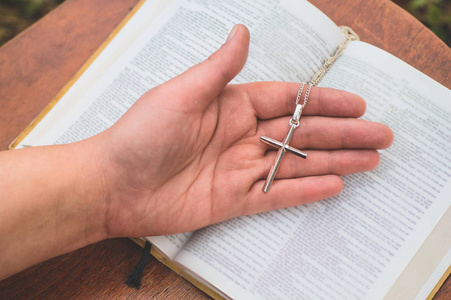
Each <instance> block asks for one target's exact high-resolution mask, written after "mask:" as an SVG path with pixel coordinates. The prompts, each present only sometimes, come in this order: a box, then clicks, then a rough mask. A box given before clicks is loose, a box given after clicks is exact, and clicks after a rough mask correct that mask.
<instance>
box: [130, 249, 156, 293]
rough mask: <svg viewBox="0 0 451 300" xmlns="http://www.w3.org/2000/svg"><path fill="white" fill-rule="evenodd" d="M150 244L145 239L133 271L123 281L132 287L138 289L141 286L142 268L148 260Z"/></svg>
mask: <svg viewBox="0 0 451 300" xmlns="http://www.w3.org/2000/svg"><path fill="white" fill-rule="evenodd" d="M150 248H151V244H150V243H149V242H147V241H146V245H145V246H144V250H143V254H142V255H141V257H140V259H139V261H138V263H137V264H136V266H135V268H134V269H133V271H132V272H131V273H130V275H128V278H127V280H126V281H125V283H126V284H127V285H128V286H129V287H132V288H135V289H139V287H140V286H141V278H142V276H143V272H144V268H145V267H146V265H147V263H148V262H149V257H150Z"/></svg>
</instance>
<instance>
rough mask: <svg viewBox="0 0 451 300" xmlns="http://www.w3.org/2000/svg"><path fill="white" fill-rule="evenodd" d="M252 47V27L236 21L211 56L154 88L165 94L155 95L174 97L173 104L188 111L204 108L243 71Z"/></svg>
mask: <svg viewBox="0 0 451 300" xmlns="http://www.w3.org/2000/svg"><path fill="white" fill-rule="evenodd" d="M248 50H249V31H248V30H247V28H246V27H245V26H244V25H236V26H235V27H234V28H233V29H232V31H231V33H230V35H229V38H228V40H227V42H226V43H225V44H224V45H222V47H221V48H219V49H218V50H217V51H216V52H215V53H213V54H212V55H211V56H210V57H209V58H208V59H207V60H205V61H203V62H201V63H200V64H198V65H196V66H194V67H192V68H190V69H188V70H187V71H186V72H184V73H182V74H181V75H179V76H177V77H175V78H173V79H172V80H170V81H168V82H166V83H165V84H163V85H161V86H159V87H158V88H156V89H154V91H153V92H158V93H162V94H163V95H159V96H161V97H162V98H159V97H153V98H155V99H166V100H167V99H171V102H172V103H171V104H172V105H174V104H176V105H177V104H178V107H179V108H180V109H182V110H186V112H191V111H195V112H199V111H200V112H202V111H204V110H205V109H206V108H207V107H208V105H209V104H210V103H211V101H213V100H214V99H215V98H216V97H217V96H218V95H219V94H220V93H221V92H222V90H223V89H224V87H225V86H226V85H227V83H229V81H230V80H232V79H233V78H234V77H235V76H236V75H237V74H238V73H239V72H240V71H241V69H242V68H243V66H244V64H245V62H246V59H247V55H248ZM165 94H167V95H165ZM166 100H165V101H166ZM177 102H180V103H177Z"/></svg>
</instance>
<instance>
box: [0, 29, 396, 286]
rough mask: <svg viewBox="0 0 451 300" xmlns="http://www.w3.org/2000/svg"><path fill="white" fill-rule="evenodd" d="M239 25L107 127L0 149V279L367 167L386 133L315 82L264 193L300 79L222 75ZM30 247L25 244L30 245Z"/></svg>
mask: <svg viewBox="0 0 451 300" xmlns="http://www.w3.org/2000/svg"><path fill="white" fill-rule="evenodd" d="M248 47H249V32H248V30H247V28H246V27H244V26H242V25H237V26H235V27H234V29H233V30H232V32H231V34H230V35H229V38H228V40H227V42H226V43H225V44H224V45H223V46H222V47H221V48H220V49H219V50H218V51H217V52H215V53H214V54H213V55H211V56H210V57H209V58H208V59H207V60H206V61H204V62H202V63H200V64H199V65H196V66H194V67H192V68H191V69H189V70H188V71H186V72H185V73H183V74H181V75H179V76H177V77H175V78H174V79H172V80H170V81H168V82H166V83H164V84H162V85H161V86H158V87H156V88H154V89H152V90H150V91H148V92H147V93H146V94H144V95H143V96H142V97H141V98H140V99H139V100H138V101H137V102H136V103H135V104H134V105H133V106H132V107H131V109H130V110H129V111H128V112H127V113H126V114H125V115H124V116H123V117H122V118H121V119H120V120H119V121H118V122H117V123H116V124H115V125H114V126H112V127H111V128H110V129H108V130H106V131H105V132H103V133H101V134H99V135H97V136H94V137H92V138H89V139H87V140H83V141H80V142H76V143H72V144H67V145H59V146H45V147H33V148H26V149H20V150H12V151H4V152H1V153H0V201H1V202H2V203H1V205H0V220H2V222H0V279H2V278H6V277H8V276H10V275H12V274H14V273H16V272H19V271H21V270H23V269H25V268H27V267H29V266H32V265H34V264H36V263H39V262H41V261H44V260H46V259H49V258H51V257H54V256H57V255H60V254H63V253H67V252H69V251H72V250H75V249H78V248H80V247H83V246H86V245H89V244H92V243H95V242H98V241H101V240H103V239H107V238H113V237H124V236H148V235H162V234H172V233H178V232H185V231H190V230H195V229H198V228H200V227H203V226H207V225H209V224H213V223H217V222H220V221H223V220H226V219H229V218H233V217H236V216H239V215H245V214H254V213H258V212H263V211H267V210H272V209H277V208H282V207H288V206H293V205H299V204H303V203H308V202H312V201H318V200H321V199H325V198H329V197H332V196H334V195H336V194H338V193H340V191H341V190H342V188H343V181H342V179H341V178H340V176H342V175H346V174H351V173H356V172H364V171H369V170H372V169H374V168H375V167H376V166H377V164H378V163H379V154H378V151H377V149H383V148H386V147H388V146H390V144H391V143H392V140H393V133H392V131H391V130H390V129H389V128H388V127H387V126H385V125H383V124H379V123H373V122H368V121H364V120H360V119H358V118H359V117H360V116H362V115H363V114H364V112H365V107H366V105H365V102H364V100H363V99H362V98H361V97H359V96H356V95H353V94H350V93H346V92H342V91H337V90H332V89H325V88H315V87H314V88H313V89H312V91H311V94H310V98H309V102H308V105H307V107H306V108H305V110H304V112H303V116H302V118H301V125H300V127H299V128H298V129H297V130H296V131H295V134H294V137H293V139H292V141H291V143H290V145H292V146H293V147H296V148H298V149H302V150H303V151H305V152H307V153H308V158H307V159H306V160H303V159H299V158H298V157H295V156H294V155H291V154H287V155H285V157H284V159H283V161H282V165H281V167H280V169H279V171H278V173H277V176H276V180H275V181H274V183H273V185H272V187H271V189H270V191H269V192H268V193H263V192H262V187H263V184H264V181H265V178H266V176H267V173H268V172H269V170H270V168H271V166H272V164H273V162H274V159H275V155H276V151H275V149H273V148H271V147H270V146H268V145H266V144H264V143H262V142H260V136H262V135H265V136H269V137H272V138H274V139H277V140H279V141H280V140H283V138H284V137H285V135H286V133H287V131H288V128H289V126H288V120H289V119H290V117H291V115H292V113H293V110H294V106H295V103H294V100H295V99H296V94H297V91H298V88H299V83H284V82H258V83H250V84H244V85H228V82H229V81H230V80H232V79H233V78H234V77H235V76H236V74H238V73H239V71H240V70H241V69H242V67H243V66H244V63H245V61H246V58H247V53H248ZM31 253H32V255H31Z"/></svg>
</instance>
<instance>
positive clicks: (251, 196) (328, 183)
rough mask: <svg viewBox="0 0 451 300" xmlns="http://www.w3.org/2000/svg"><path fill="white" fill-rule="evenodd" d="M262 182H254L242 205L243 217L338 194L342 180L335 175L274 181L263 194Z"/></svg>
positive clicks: (341, 186)
mask: <svg viewBox="0 0 451 300" xmlns="http://www.w3.org/2000/svg"><path fill="white" fill-rule="evenodd" d="M263 185H264V181H263V180H260V181H258V182H256V183H255V184H254V185H253V186H252V187H251V189H250V191H249V193H248V197H247V198H246V202H245V203H244V207H243V211H242V214H243V215H247V214H255V213H260V212H263V211H269V210H274V209H279V208H284V207H291V206H296V205H300V204H306V203H310V202H314V201H318V200H322V199H326V198H330V197H333V196H335V195H337V194H338V193H340V191H341V190H342V188H343V180H342V179H341V178H340V177H339V176H336V175H326V176H315V177H305V178H297V179H284V180H275V181H274V183H273V185H272V186H271V189H270V190H269V191H268V192H267V193H263V192H262V189H263Z"/></svg>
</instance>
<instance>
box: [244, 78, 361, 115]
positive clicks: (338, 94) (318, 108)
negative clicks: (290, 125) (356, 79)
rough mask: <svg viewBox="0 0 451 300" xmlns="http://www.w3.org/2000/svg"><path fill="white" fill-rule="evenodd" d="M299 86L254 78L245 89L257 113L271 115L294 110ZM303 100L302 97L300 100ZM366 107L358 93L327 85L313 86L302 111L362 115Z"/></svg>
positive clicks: (312, 113) (297, 84) (286, 113)
mask: <svg viewBox="0 0 451 300" xmlns="http://www.w3.org/2000/svg"><path fill="white" fill-rule="evenodd" d="M299 86H300V84H299V83H288V82H256V83H250V84H247V85H246V87H245V91H246V94H247V98H248V99H249V101H250V102H251V105H252V107H253V108H254V110H255V113H256V115H257V117H258V118H260V119H272V118H276V117H280V116H284V115H292V114H293V112H294V108H295V106H296V105H295V104H296V96H297V93H298V90H299ZM305 89H306V87H304V90H305ZM302 101H303V98H301V100H300V101H299V102H300V103H302ZM365 109H366V103H365V101H364V100H363V99H362V98H361V97H360V96H357V95H355V94H351V93H348V92H345V91H339V90H335V89H330V88H319V87H312V90H311V92H310V97H309V100H308V103H307V106H306V107H305V109H304V111H303V113H302V114H303V115H322V116H337V117H361V116H362V115H363V114H364V113H365Z"/></svg>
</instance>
